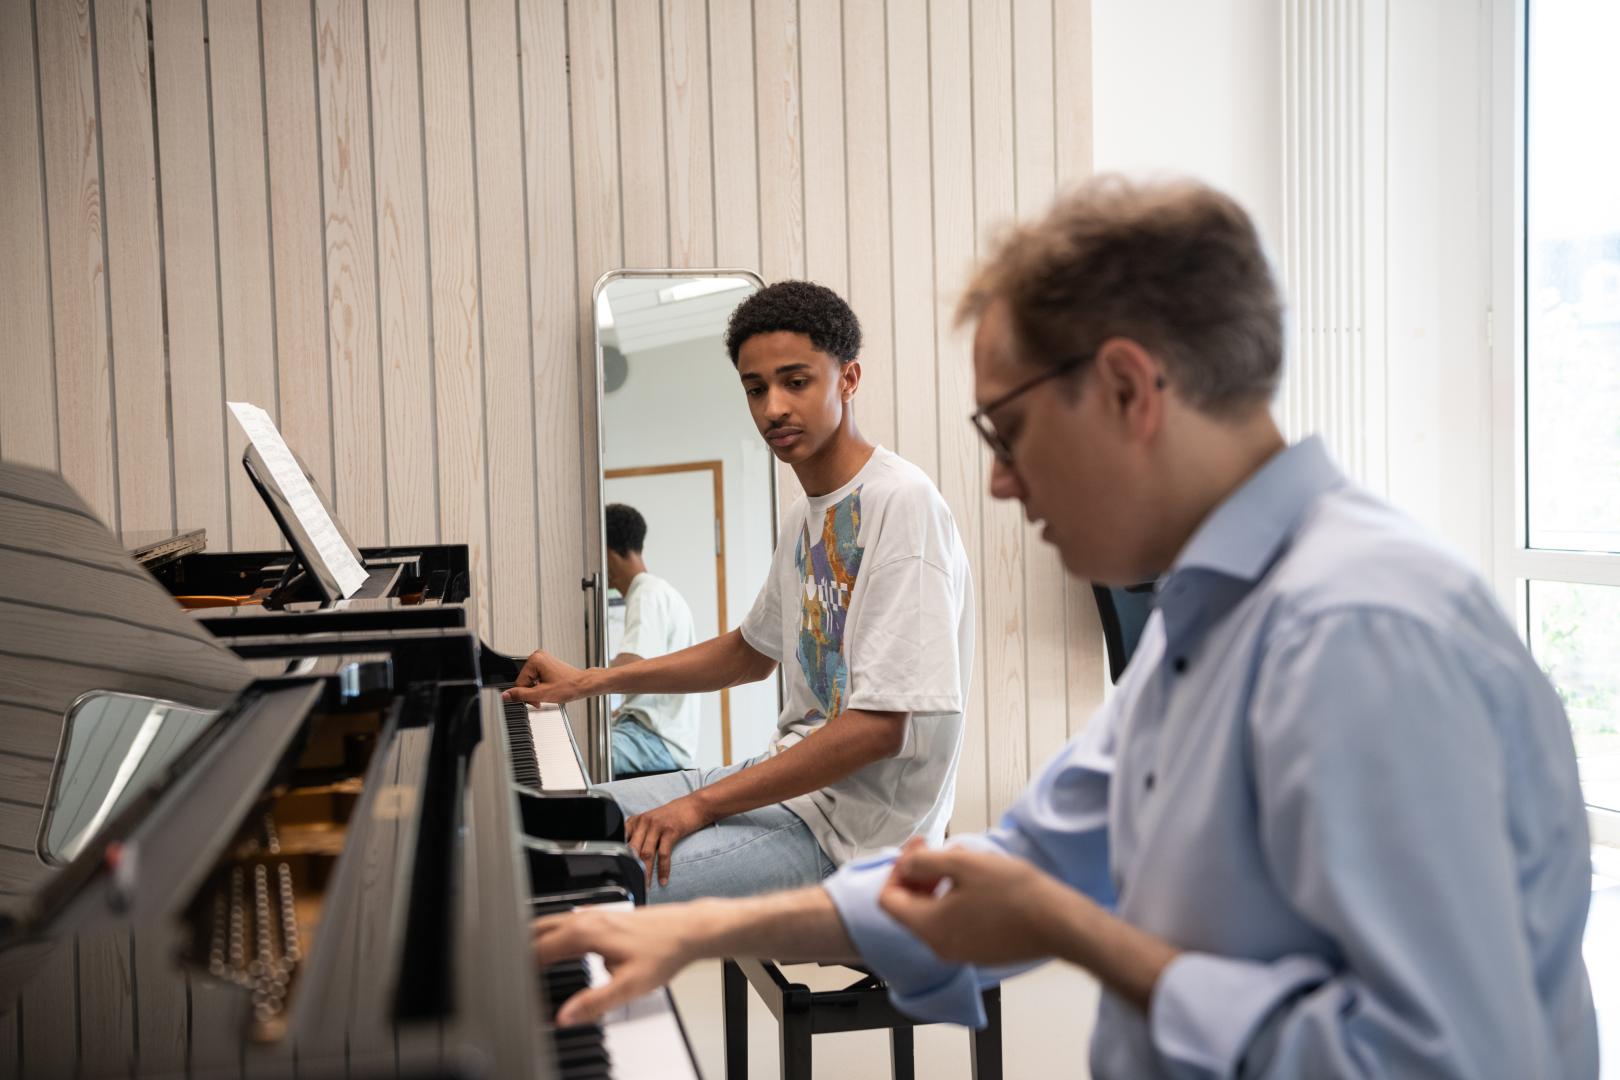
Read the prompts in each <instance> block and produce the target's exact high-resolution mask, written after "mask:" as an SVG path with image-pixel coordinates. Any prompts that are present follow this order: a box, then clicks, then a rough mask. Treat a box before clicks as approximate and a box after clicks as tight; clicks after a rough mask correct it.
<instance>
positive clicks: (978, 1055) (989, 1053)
mask: <svg viewBox="0 0 1620 1080" xmlns="http://www.w3.org/2000/svg"><path fill="white" fill-rule="evenodd" d="M984 1018H985V1025H984V1029H983V1030H981V1031H975V1032H972V1033H971V1034H970V1035H969V1036H968V1038H969V1041H971V1042H972V1043H973V1080H1001V987H999V986H992V987H991V988H990V989H988V990H986V991H985V992H984Z"/></svg>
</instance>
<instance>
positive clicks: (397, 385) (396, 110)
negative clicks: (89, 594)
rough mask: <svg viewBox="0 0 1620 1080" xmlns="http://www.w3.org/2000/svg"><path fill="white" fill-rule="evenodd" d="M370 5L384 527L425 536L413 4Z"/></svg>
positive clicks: (400, 538)
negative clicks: (384, 452) (384, 457)
mask: <svg viewBox="0 0 1620 1080" xmlns="http://www.w3.org/2000/svg"><path fill="white" fill-rule="evenodd" d="M367 10H368V11H369V13H370V24H369V29H370V34H369V37H370V47H371V53H370V55H371V111H372V119H373V127H372V141H373V145H374V147H375V153H376V176H375V180H376V185H377V186H376V221H377V303H378V308H379V311H380V314H381V324H382V334H381V336H380V339H379V341H380V345H381V348H382V404H383V406H384V424H385V429H384V430H385V434H384V439H383V443H384V445H385V446H386V447H387V460H386V461H385V463H384V468H383V475H384V476H385V477H387V484H388V498H387V504H388V535H389V537H390V538H392V539H393V540H394V541H397V542H400V543H423V542H425V541H428V540H431V539H436V538H437V535H438V516H439V515H438V511H437V493H436V490H435V487H436V484H437V480H438V470H437V468H436V466H435V462H434V455H435V443H434V428H433V357H432V345H431V343H430V341H429V334H430V331H429V318H430V317H431V314H432V304H431V302H430V300H429V296H430V293H429V288H428V278H427V233H426V230H427V210H426V207H425V206H424V199H425V194H424V192H423V164H424V163H423V159H422V96H421V89H422V88H421V84H420V81H419V78H418V73H419V70H420V66H419V59H420V58H419V56H418V54H417V40H416V11H415V9H414V6H413V5H408V4H386V3H385V4H372V5H370V7H369V8H368V9H367Z"/></svg>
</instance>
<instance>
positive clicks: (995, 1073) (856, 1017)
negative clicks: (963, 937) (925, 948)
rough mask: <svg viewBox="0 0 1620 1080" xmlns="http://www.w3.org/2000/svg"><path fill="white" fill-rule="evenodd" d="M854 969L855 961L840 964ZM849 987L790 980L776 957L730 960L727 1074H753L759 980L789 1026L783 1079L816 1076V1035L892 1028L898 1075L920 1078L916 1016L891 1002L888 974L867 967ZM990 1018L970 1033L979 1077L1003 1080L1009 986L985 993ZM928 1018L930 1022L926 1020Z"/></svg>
mask: <svg viewBox="0 0 1620 1080" xmlns="http://www.w3.org/2000/svg"><path fill="white" fill-rule="evenodd" d="M835 966H839V967H848V966H850V965H844V964H840V965H835ZM855 970H856V971H861V972H865V974H863V976H862V977H861V978H860V979H859V980H857V981H856V982H854V983H852V984H851V985H850V986H848V987H846V988H844V989H843V990H811V989H810V988H809V987H808V986H805V985H804V984H803V983H793V982H788V981H787V979H786V977H784V976H783V974H782V970H781V968H779V967H777V966H776V964H775V963H773V962H772V961H770V960H727V961H725V962H724V966H723V968H722V973H721V1001H722V1008H723V1009H724V1011H725V1018H726V1080H747V1078H748V986H749V984H750V983H751V984H753V987H754V990H755V991H757V992H758V994H759V996H760V999H761V1000H762V1001H764V1002H765V1007H766V1008H768V1009H770V1010H771V1015H772V1016H775V1017H776V1022H777V1024H778V1025H780V1027H781V1032H782V1080H810V1036H812V1035H822V1034H826V1033H828V1032H834V1031H871V1030H874V1029H876V1028H888V1029H889V1054H890V1057H891V1059H892V1060H893V1062H894V1080H916V1076H917V1068H916V1058H915V1047H914V1038H913V1035H912V1031H911V1029H912V1028H913V1027H915V1026H916V1025H917V1024H918V1023H919V1021H916V1020H913V1019H912V1018H911V1017H909V1016H907V1015H905V1014H904V1013H902V1012H900V1011H899V1010H898V1009H896V1008H895V1007H894V1006H893V1005H891V1004H890V1003H889V989H888V987H887V986H885V985H884V984H883V980H882V979H880V978H878V977H877V976H876V975H873V974H871V973H870V972H866V971H865V969H864V968H859V967H857V968H855ZM984 1015H985V1019H986V1021H987V1023H986V1024H985V1027H984V1029H983V1030H981V1031H973V1032H969V1036H968V1037H969V1039H970V1041H971V1047H972V1049H971V1053H972V1055H973V1080H1001V987H999V986H992V987H990V989H988V990H986V991H984ZM924 1022H926V1021H924Z"/></svg>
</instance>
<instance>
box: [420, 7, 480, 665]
mask: <svg viewBox="0 0 1620 1080" xmlns="http://www.w3.org/2000/svg"><path fill="white" fill-rule="evenodd" d="M420 18H421V41H422V100H423V104H424V110H425V111H424V115H423V124H424V127H425V129H426V137H425V145H424V152H425V154H426V158H427V162H426V165H427V213H428V254H429V262H430V266H429V277H430V279H431V283H432V307H433V371H434V378H433V384H434V389H435V397H434V413H435V429H434V430H435V433H436V435H437V438H438V444H439V448H440V452H439V457H438V465H439V475H438V478H437V480H438V485H439V521H438V535H439V537H440V539H441V541H442V542H444V543H465V544H467V545H468V549H469V550H468V554H469V557H470V560H471V566H470V571H469V572H470V575H471V582H470V584H471V587H472V591H473V594H474V602H475V604H476V607H477V610H478V632H479V634H480V635H481V636H482V637H483V638H484V639H485V640H488V639H489V636H490V633H491V629H492V623H491V618H490V598H491V595H492V591H491V590H492V582H491V581H490V577H489V557H488V551H489V529H488V509H487V507H486V504H485V493H486V487H485V481H484V469H485V454H484V397H483V386H484V351H483V342H482V339H481V337H480V334H479V319H478V313H479V307H480V302H481V301H480V297H479V291H478V219H477V208H476V203H477V192H476V189H475V185H474V180H473V146H472V84H471V81H470V79H471V74H470V66H469V61H468V52H467V11H466V7H465V5H464V3H462V2H461V0H423V3H422V5H421V9H420ZM402 539H403V538H402Z"/></svg>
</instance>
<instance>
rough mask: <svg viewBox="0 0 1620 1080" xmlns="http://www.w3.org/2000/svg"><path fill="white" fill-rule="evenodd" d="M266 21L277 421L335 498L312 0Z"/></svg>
mask: <svg viewBox="0 0 1620 1080" xmlns="http://www.w3.org/2000/svg"><path fill="white" fill-rule="evenodd" d="M261 11H262V14H263V19H264V96H265V112H266V122H267V125H268V135H267V138H268V142H269V156H270V232H271V250H272V251H273V252H274V253H275V278H274V280H275V294H276V312H275V315H276V372H277V382H278V383H279V390H280V412H279V427H280V428H281V433H282V435H283V436H285V437H286V440H287V445H288V446H291V447H292V448H293V449H294V450H295V451H297V453H298V456H299V457H301V458H303V460H304V464H305V465H307V466H308V467H309V470H310V472H312V473H314V475H315V478H316V480H317V481H318V482H319V483H320V485H321V488H322V489H323V490H324V491H325V492H326V493H327V495H328V496H331V494H332V492H333V490H334V481H335V476H336V473H335V471H334V469H333V462H332V391H331V369H330V367H329V366H328V364H327V349H328V342H329V336H328V334H327V327H326V268H325V261H324V260H325V250H326V245H325V240H324V221H323V215H322V213H321V200H322V190H321V136H320V112H319V109H320V106H319V104H318V103H317V101H316V74H315V26H314V20H313V13H312V11H311V8H310V5H309V4H302V3H300V4H291V3H271V4H264V5H262V7H261Z"/></svg>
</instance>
